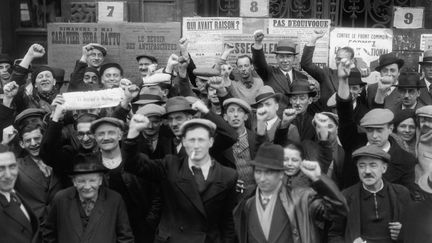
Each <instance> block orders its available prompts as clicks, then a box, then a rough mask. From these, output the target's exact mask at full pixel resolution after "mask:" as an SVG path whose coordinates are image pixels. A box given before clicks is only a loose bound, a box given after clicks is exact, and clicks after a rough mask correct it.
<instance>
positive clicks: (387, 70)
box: [380, 63, 400, 84]
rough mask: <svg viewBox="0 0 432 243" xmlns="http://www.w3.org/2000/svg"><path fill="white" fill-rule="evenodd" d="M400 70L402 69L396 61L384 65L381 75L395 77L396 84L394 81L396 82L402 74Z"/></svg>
mask: <svg viewBox="0 0 432 243" xmlns="http://www.w3.org/2000/svg"><path fill="white" fill-rule="evenodd" d="M399 71H400V70H399V66H398V65H397V64H396V63H393V64H390V65H387V66H385V67H383V68H382V69H381V70H380V74H381V77H386V76H388V77H392V78H393V84H394V83H396V81H397V80H398V78H399V74H400V72H399Z"/></svg>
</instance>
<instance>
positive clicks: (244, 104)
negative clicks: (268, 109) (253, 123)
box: [223, 98, 252, 113]
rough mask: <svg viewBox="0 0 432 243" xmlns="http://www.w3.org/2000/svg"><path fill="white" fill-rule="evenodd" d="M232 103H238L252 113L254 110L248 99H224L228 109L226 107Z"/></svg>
mask: <svg viewBox="0 0 432 243" xmlns="http://www.w3.org/2000/svg"><path fill="white" fill-rule="evenodd" d="M230 104H236V105H238V106H240V107H241V108H242V109H243V110H244V111H245V112H247V113H251V112H252V109H251V106H250V105H249V104H248V103H247V102H246V101H244V100H242V99H239V98H229V99H226V100H224V102H223V107H224V109H225V110H226V108H227V107H228V106H229V105H230Z"/></svg>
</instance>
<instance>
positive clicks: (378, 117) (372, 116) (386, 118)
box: [360, 108, 394, 127]
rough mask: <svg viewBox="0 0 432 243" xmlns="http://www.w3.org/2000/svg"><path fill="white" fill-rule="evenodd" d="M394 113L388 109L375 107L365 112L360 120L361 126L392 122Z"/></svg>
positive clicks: (381, 124) (379, 125) (374, 125)
mask: <svg viewBox="0 0 432 243" xmlns="http://www.w3.org/2000/svg"><path fill="white" fill-rule="evenodd" d="M393 118H394V114H393V112H392V111H391V110H389V109H381V108H376V109H372V110H370V111H369V112H368V113H366V114H365V115H364V116H363V118H362V119H361V120H360V126H362V127H381V126H383V125H385V124H388V123H392V121H393Z"/></svg>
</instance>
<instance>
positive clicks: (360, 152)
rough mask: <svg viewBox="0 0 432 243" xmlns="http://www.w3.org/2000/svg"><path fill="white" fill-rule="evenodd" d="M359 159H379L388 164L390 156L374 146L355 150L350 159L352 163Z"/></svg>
mask: <svg viewBox="0 0 432 243" xmlns="http://www.w3.org/2000/svg"><path fill="white" fill-rule="evenodd" d="M360 157H372V158H377V159H381V160H382V161H384V162H386V163H389V162H390V154H388V153H386V152H385V151H384V150H382V149H381V148H379V147H378V146H376V145H366V146H363V147H361V148H359V149H357V150H355V151H354V152H353V153H352V158H353V160H354V161H357V160H358V158H360Z"/></svg>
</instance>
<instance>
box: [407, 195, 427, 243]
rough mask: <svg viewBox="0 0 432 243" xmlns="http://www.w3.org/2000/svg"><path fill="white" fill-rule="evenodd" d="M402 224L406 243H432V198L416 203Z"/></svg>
mask: <svg viewBox="0 0 432 243" xmlns="http://www.w3.org/2000/svg"><path fill="white" fill-rule="evenodd" d="M406 215H407V218H406V220H405V221H404V222H402V225H403V227H402V231H403V236H404V242H405V243H432V231H431V230H430V226H431V225H432V197H429V198H426V199H425V200H422V201H418V202H414V203H412V204H411V205H410V207H409V208H408V212H407V213H406Z"/></svg>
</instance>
